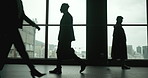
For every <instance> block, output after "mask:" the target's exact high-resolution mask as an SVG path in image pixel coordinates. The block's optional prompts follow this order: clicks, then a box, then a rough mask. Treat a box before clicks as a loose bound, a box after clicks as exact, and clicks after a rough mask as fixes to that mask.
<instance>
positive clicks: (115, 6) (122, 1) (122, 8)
mask: <svg viewBox="0 0 148 78" xmlns="http://www.w3.org/2000/svg"><path fill="white" fill-rule="evenodd" d="M107 2H108V3H107V13H108V14H107V15H108V24H114V23H115V21H116V17H117V16H123V17H124V21H123V23H124V24H131V23H134V24H135V23H136V24H146V23H147V11H146V0H108V1H107Z"/></svg>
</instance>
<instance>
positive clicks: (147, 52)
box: [142, 46, 148, 59]
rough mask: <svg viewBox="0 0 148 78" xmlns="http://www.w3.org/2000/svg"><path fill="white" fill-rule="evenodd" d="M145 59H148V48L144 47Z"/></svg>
mask: <svg viewBox="0 0 148 78" xmlns="http://www.w3.org/2000/svg"><path fill="white" fill-rule="evenodd" d="M142 48H143V57H144V59H148V46H143V47H142Z"/></svg>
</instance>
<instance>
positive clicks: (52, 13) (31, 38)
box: [9, 0, 86, 59]
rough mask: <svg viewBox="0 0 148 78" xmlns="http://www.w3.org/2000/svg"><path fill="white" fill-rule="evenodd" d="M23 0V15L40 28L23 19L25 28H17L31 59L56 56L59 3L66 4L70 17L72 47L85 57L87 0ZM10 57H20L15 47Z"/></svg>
mask: <svg viewBox="0 0 148 78" xmlns="http://www.w3.org/2000/svg"><path fill="white" fill-rule="evenodd" d="M48 1H49V3H48V4H47V3H46V2H48ZM22 2H23V6H24V11H25V14H26V15H27V16H28V17H29V18H30V19H32V20H33V21H34V22H35V23H37V24H38V25H39V26H40V28H41V30H40V31H38V30H37V29H35V28H34V27H31V26H29V25H28V23H26V22H25V21H24V27H23V29H22V30H21V29H20V33H21V36H22V38H23V41H24V44H25V46H26V50H27V52H28V54H29V57H30V58H45V57H48V58H56V50H57V45H58V33H59V26H60V20H61V18H62V15H63V14H62V13H61V12H60V8H61V5H62V3H68V4H69V6H70V7H69V12H70V13H71V15H72V16H73V25H74V26H73V28H74V34H75V38H76V41H73V42H72V47H73V48H74V49H75V53H76V54H77V55H78V56H79V57H80V58H83V59H85V58H86V0H22ZM80 7H81V8H80ZM47 9H48V10H49V11H47ZM47 15H48V16H47ZM47 17H48V18H47ZM47 29H48V30H47ZM47 35H48V37H47ZM46 43H48V44H46ZM46 54H48V55H46ZM9 58H20V55H19V54H18V52H17V51H16V49H15V47H14V46H12V48H11V51H10V53H9Z"/></svg>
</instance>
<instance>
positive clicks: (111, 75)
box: [0, 64, 148, 78]
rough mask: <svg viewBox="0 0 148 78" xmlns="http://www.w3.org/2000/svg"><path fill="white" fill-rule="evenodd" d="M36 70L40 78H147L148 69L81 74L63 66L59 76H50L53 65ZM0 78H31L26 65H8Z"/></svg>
mask: <svg viewBox="0 0 148 78" xmlns="http://www.w3.org/2000/svg"><path fill="white" fill-rule="evenodd" d="M35 66H36V68H37V69H38V70H39V71H40V72H42V73H46V75H45V76H43V77H41V78H147V77H148V67H131V69H130V70H122V69H121V68H120V67H102V66H87V68H86V70H85V71H84V72H83V74H80V73H79V70H80V67H79V66H69V65H63V70H62V71H63V72H62V74H61V75H56V74H50V73H48V71H49V70H52V69H54V67H55V66H54V65H35ZM0 75H1V78H32V77H31V75H30V72H29V69H28V67H27V66H26V65H16V64H8V65H5V67H4V69H3V70H2V71H0ZM36 78H37V77H36Z"/></svg>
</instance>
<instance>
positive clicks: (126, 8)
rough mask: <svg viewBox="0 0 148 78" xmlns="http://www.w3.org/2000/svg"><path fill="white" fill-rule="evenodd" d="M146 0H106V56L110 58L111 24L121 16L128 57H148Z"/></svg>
mask: <svg viewBox="0 0 148 78" xmlns="http://www.w3.org/2000/svg"><path fill="white" fill-rule="evenodd" d="M146 7H147V6H146V0H108V7H107V11H108V13H107V14H108V58H109V59H111V48H112V39H113V38H112V37H113V29H114V28H113V25H114V24H115V23H116V17H117V16H123V18H124V19H123V23H122V24H123V28H124V30H125V34H126V38H127V52H128V59H148V51H147V50H148V45H147V12H146Z"/></svg>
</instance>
